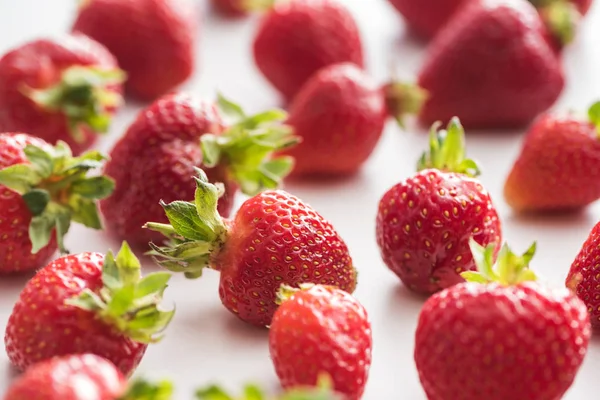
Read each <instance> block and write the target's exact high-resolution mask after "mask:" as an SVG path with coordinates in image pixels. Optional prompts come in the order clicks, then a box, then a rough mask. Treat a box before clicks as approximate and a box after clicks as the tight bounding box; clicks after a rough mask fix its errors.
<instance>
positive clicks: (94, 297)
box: [4, 242, 173, 375]
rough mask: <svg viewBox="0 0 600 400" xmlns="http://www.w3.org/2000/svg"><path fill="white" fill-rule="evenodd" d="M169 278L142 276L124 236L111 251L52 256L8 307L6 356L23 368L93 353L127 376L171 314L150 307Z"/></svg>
mask: <svg viewBox="0 0 600 400" xmlns="http://www.w3.org/2000/svg"><path fill="white" fill-rule="evenodd" d="M169 278H170V274H169V273H166V272H155V273H152V274H149V275H148V276H146V277H144V278H143V279H142V278H141V275H140V263H139V261H138V260H137V259H136V258H135V256H134V255H133V253H132V252H131V250H130V249H129V246H128V245H127V243H126V242H124V243H123V247H122V248H121V251H120V252H119V253H118V254H117V256H116V258H115V257H114V256H113V255H112V253H111V252H108V253H107V254H106V255H105V256H104V255H102V254H99V253H89V252H88V253H81V254H75V255H69V256H64V257H61V258H58V259H56V260H54V261H52V262H51V263H50V264H48V265H47V266H46V267H44V268H42V269H41V270H40V271H38V272H37V274H36V275H35V276H34V277H33V278H32V279H31V280H30V281H29V282H28V283H27V285H26V286H25V288H24V289H23V291H22V292H21V294H20V296H19V299H18V300H17V302H16V304H15V306H14V308H13V311H12V313H11V315H10V317H9V319H8V323H7V326H6V334H5V337H4V341H5V344H6V352H7V354H8V358H9V359H10V361H11V362H12V364H13V365H15V366H16V367H17V368H19V369H21V370H25V369H27V368H29V367H30V366H31V365H32V364H35V363H37V362H40V361H42V360H47V359H50V358H53V357H56V356H63V355H68V354H81V353H93V354H96V355H99V356H101V357H104V358H106V359H107V360H109V361H111V362H112V363H113V364H115V365H116V366H117V368H118V369H119V370H120V371H121V373H123V374H125V375H129V374H131V373H132V372H133V370H134V369H135V368H136V367H137V365H138V363H139V362H140V360H141V359H142V357H143V355H144V353H145V351H146V348H147V346H148V344H149V343H152V342H155V341H157V340H159V339H160V336H159V334H160V333H161V332H162V331H163V330H164V329H165V328H166V327H167V325H168V323H169V321H170V320H171V318H172V316H173V311H162V310H160V309H159V306H158V305H159V303H160V301H161V299H162V294H163V292H164V290H165V288H166V286H167V282H168V281H169Z"/></svg>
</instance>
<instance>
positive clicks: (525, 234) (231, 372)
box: [0, 0, 600, 400]
mask: <svg viewBox="0 0 600 400" xmlns="http://www.w3.org/2000/svg"><path fill="white" fill-rule="evenodd" d="M198 2H199V3H203V2H202V1H198ZM344 2H345V3H347V4H348V6H349V7H350V8H351V10H352V12H354V14H355V15H356V17H357V19H358V20H359V23H360V27H361V30H362V32H363V38H364V43H365V46H366V51H367V56H368V67H369V69H370V71H371V73H372V74H373V75H374V76H376V77H377V78H378V79H379V80H380V81H381V82H382V83H383V82H384V81H385V80H386V78H387V76H388V75H389V68H388V67H389V65H390V62H391V61H392V60H395V61H396V62H397V64H398V71H399V75H400V76H401V77H403V78H410V77H412V76H413V75H414V74H415V73H416V71H417V68H418V66H419V64H420V62H421V60H422V59H423V55H424V48H423V47H422V46H421V45H420V44H418V43H415V42H414V41H413V40H412V39H409V38H408V37H407V35H406V34H405V32H404V27H403V25H402V22H401V20H400V18H399V17H398V15H397V14H396V13H395V12H394V11H393V10H392V8H391V7H390V6H389V5H388V4H387V2H386V1H385V0H345V1H344ZM75 3H76V2H75V1H73V0H52V1H47V0H19V1H9V0H0V32H1V34H0V52H2V53H3V52H4V51H5V50H6V49H8V48H10V47H13V46H15V45H17V44H19V43H21V42H23V41H25V40H29V39H32V38H34V37H36V36H39V35H49V34H58V33H61V32H62V31H64V30H66V29H67V28H68V27H69V26H70V21H71V18H72V16H73V14H74V7H75ZM202 8H203V9H205V8H206V7H204V6H202ZM203 21H204V23H203V26H202V40H201V45H200V46H199V48H198V58H199V60H200V63H199V65H198V69H197V71H196V74H195V76H194V77H193V78H192V79H191V80H190V81H189V82H188V83H187V84H186V85H185V86H184V87H183V89H186V90H190V91H192V92H193V93H194V94H196V95H198V96H205V97H206V98H213V97H214V93H215V91H216V89H219V90H221V91H223V92H224V93H225V94H226V95H228V96H229V97H233V98H234V99H236V100H237V101H239V102H240V103H242V104H243V105H244V106H245V107H246V108H247V109H248V110H249V111H258V110H260V109H264V108H267V107H272V106H275V105H277V102H278V98H277V96H276V94H275V93H274V92H273V90H272V89H271V88H270V87H269V85H268V84H267V83H266V82H265V81H264V80H263V79H262V78H261V76H260V75H259V74H258V72H257V70H256V69H255V67H254V65H253V62H252V59H251V56H250V55H251V53H250V42H251V38H252V34H253V32H254V29H255V22H256V20H255V19H248V20H241V21H223V20H222V19H220V18H218V17H216V16H214V15H212V14H209V13H208V12H204V15H203ZM598 37H600V6H599V5H597V7H595V8H594V10H593V11H592V13H591V15H590V16H589V18H588V19H587V20H586V23H585V25H584V27H583V28H582V30H581V32H580V35H579V38H578V40H577V42H576V43H575V44H574V45H572V46H571V47H570V48H569V49H568V50H567V51H566V53H565V55H564V58H565V67H566V70H567V75H568V81H569V83H568V87H567V89H566V90H565V92H564V94H563V96H562V98H561V100H560V101H559V103H558V104H557V106H556V107H561V108H576V109H577V108H579V109H585V108H586V107H587V106H588V105H589V104H590V103H591V102H592V101H593V100H595V99H596V96H598V97H600V78H599V76H600V74H598V71H599V69H600V52H598V45H597V40H598ZM137 109H138V108H137V107H136V106H133V105H129V106H128V107H127V108H126V109H125V110H123V111H122V112H121V113H120V114H119V115H118V117H117V119H116V121H115V123H114V125H113V129H112V130H111V133H110V135H109V136H108V137H106V138H104V139H103V140H102V142H101V144H100V148H101V149H102V150H108V149H110V148H111V146H112V143H113V142H114V140H115V139H117V138H118V137H119V136H120V135H121V134H122V132H123V131H124V128H125V127H126V126H127V125H128V124H129V123H130V122H131V121H132V119H133V117H134V114H135V112H136V110H137ZM520 138H521V133H519V132H510V133H509V132H505V133H494V134H490V133H486V134H482V135H470V136H469V137H468V145H469V153H470V155H471V156H472V157H475V158H477V159H479V160H481V161H482V162H483V168H484V171H483V172H484V174H483V176H482V178H481V179H482V181H483V183H484V185H485V186H486V187H487V188H488V190H489V191H490V192H491V193H492V195H493V196H494V199H495V201H496V204H497V207H498V209H499V211H500V214H501V217H502V219H503V223H504V235H505V239H506V240H508V241H509V242H510V243H511V244H512V245H513V247H514V248H515V250H519V251H521V250H524V249H525V248H526V246H528V245H529V244H530V242H531V241H533V240H538V242H539V243H538V244H539V246H538V249H539V250H538V254H537V257H536V258H535V260H534V262H533V267H534V268H536V269H537V270H538V271H540V272H541V273H542V274H544V275H545V276H546V277H547V278H548V279H549V280H550V281H551V282H553V283H555V284H557V285H561V284H563V281H564V277H565V276H566V273H567V271H568V269H569V266H570V264H571V262H572V260H573V258H574V257H575V255H576V254H577V252H578V250H579V247H580V245H581V243H582V242H583V240H584V239H585V238H586V236H587V234H588V232H589V230H590V229H591V228H592V226H593V225H594V223H595V222H596V221H597V220H598V219H599V217H600V207H598V205H596V206H595V207H591V208H590V209H589V210H587V211H586V212H584V213H582V214H579V215H570V216H565V217H559V218H548V219H532V218H520V217H516V216H513V215H512V214H511V212H510V210H509V209H508V207H507V206H506V205H505V204H504V202H503V199H502V196H501V194H502V185H503V181H504V178H505V176H506V174H507V173H508V170H509V168H510V165H511V163H512V161H513V159H514V157H515V156H516V153H517V151H518V149H519V146H520ZM425 143H426V136H425V135H423V132H422V131H420V130H417V129H414V128H411V129H410V131H409V132H406V133H403V132H401V131H400V130H399V129H398V128H397V127H396V126H395V125H394V123H393V122H391V121H390V123H389V124H388V127H387V130H386V132H385V135H384V138H383V139H382V141H381V143H380V145H379V147H378V149H377V151H376V152H375V154H374V155H373V157H372V159H371V160H370V162H369V163H368V165H367V166H366V167H365V168H364V169H363V171H362V173H361V174H359V175H358V176H356V177H354V178H352V179H347V180H344V181H340V182H336V183H327V184H302V185H297V184H296V185H293V186H292V185H289V186H287V187H286V189H287V190H288V191H290V192H292V193H294V194H296V195H298V196H299V197H300V198H302V199H304V200H305V201H307V202H309V203H310V204H312V205H313V206H314V207H315V208H316V209H317V210H319V211H320V212H321V213H322V214H323V215H324V216H325V217H326V218H328V219H330V220H331V221H332V223H333V224H334V225H335V226H336V227H337V229H338V230H339V232H340V233H341V235H342V236H343V237H344V238H345V240H346V241H347V243H348V245H349V247H350V250H351V252H352V256H353V259H354V261H355V265H356V266H357V267H358V268H359V271H360V282H359V286H358V289H357V291H356V293H355V294H356V296H357V298H358V299H359V300H360V301H362V302H363V304H364V305H365V306H366V307H367V309H368V311H369V313H370V318H371V321H372V324H373V334H374V353H373V365H372V369H371V374H370V378H369V383H368V387H367V390H366V393H365V396H364V399H366V400H386V399H395V398H401V399H404V400H423V399H425V396H424V394H423V392H422V389H421V386H420V384H419V381H418V378H417V373H416V370H415V368H414V364H413V359H412V357H413V336H414V329H415V326H416V321H417V316H418V313H419V310H420V308H421V305H422V303H423V300H422V299H420V298H418V297H416V296H413V295H412V294H410V293H409V292H408V291H407V290H406V289H404V288H403V287H402V286H401V284H400V283H399V280H398V279H397V278H396V277H395V275H393V274H392V273H391V272H389V271H388V269H387V268H386V267H385V266H384V265H383V263H382V262H381V260H380V258H379V255H378V251H377V246H376V243H375V235H374V218H375V213H376V209H377V204H378V201H379V198H380V196H381V195H382V194H383V193H384V192H385V191H386V190H387V189H388V188H389V187H390V186H392V185H393V184H395V183H397V182H398V181H399V180H401V179H403V178H405V177H407V176H408V175H410V174H411V173H413V171H414V165H415V162H416V160H417V158H418V156H419V154H420V153H421V152H422V151H423V149H424V146H425ZM240 200H242V199H241V198H240ZM67 244H68V247H69V248H70V249H71V250H72V251H74V252H79V251H102V252H103V251H105V250H106V249H107V248H109V247H110V248H112V249H115V250H116V249H118V243H117V242H116V241H113V240H111V239H110V238H107V237H106V236H105V235H104V234H103V233H101V232H94V231H90V230H86V229H84V228H80V227H74V228H73V229H72V230H71V232H70V234H69V236H68V238H67ZM148 267H149V268H152V266H148ZM25 280H26V278H11V279H2V280H0V332H4V325H5V323H6V320H7V318H8V316H9V313H10V311H11V308H12V305H13V302H14V301H15V300H16V298H17V297H18V294H19V292H20V290H21V288H22V286H23V284H24V282H25ZM217 287H218V274H217V273H214V272H207V273H206V274H205V277H203V278H202V279H201V280H196V281H186V280H185V279H183V277H180V276H178V277H176V278H174V280H173V284H172V286H171V288H170V290H169V291H168V293H169V295H168V298H169V301H174V302H176V304H177V315H176V317H175V319H174V321H173V324H172V325H171V327H170V329H169V331H168V335H167V337H166V338H165V339H164V341H163V342H161V343H160V344H157V345H154V346H152V347H150V348H149V349H148V352H147V354H146V357H145V358H144V360H143V362H142V364H141V366H140V368H139V370H138V373H140V374H144V375H149V376H153V377H162V376H166V377H171V378H172V379H173V380H174V381H175V383H176V385H177V387H178V392H177V397H176V398H177V399H188V398H190V397H191V393H193V389H194V388H195V387H197V386H199V385H204V384H207V383H210V382H215V381H216V382H220V383H224V384H225V385H226V386H227V387H230V388H232V389H236V388H238V387H240V386H241V385H242V383H244V382H247V381H253V382H257V383H259V384H262V385H264V387H265V388H267V389H269V390H276V389H277V388H278V383H277V378H276V376H275V374H274V372H273V369H272V365H271V362H270V360H269V354H268V347H267V331H266V330H258V329H254V328H251V327H249V326H247V325H245V324H243V323H241V322H239V321H238V320H237V319H236V318H235V317H233V316H232V315H231V314H230V313H229V312H228V311H226V310H225V308H223V306H222V305H221V303H220V301H219V296H218V293H217ZM456 367H457V368H460V366H458V365H457V366H456ZM598 370H600V341H599V340H598V339H597V338H596V339H594V340H593V341H592V343H591V345H590V349H589V353H588V355H587V358H586V360H585V364H584V366H583V368H582V369H581V372H580V374H579V376H578V378H577V381H576V383H575V384H574V386H573V387H572V389H571V390H570V391H569V393H568V395H567V396H566V399H568V400H577V399H587V398H593V397H594V396H596V395H597V393H598V390H599V389H600V382H599V381H598V378H597V375H598V372H597V371H598ZM13 374H14V373H13V372H12V370H11V368H10V367H9V365H8V360H7V358H6V356H5V354H4V352H3V351H0V394H1V393H3V392H4V390H5V389H6V387H7V386H8V384H9V382H10V380H11V379H12V378H13ZM515 400H516V399H515Z"/></svg>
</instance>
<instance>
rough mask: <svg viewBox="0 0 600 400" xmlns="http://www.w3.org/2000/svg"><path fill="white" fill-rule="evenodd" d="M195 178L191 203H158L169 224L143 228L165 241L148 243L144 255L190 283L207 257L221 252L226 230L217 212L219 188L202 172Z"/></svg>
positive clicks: (206, 261)
mask: <svg viewBox="0 0 600 400" xmlns="http://www.w3.org/2000/svg"><path fill="white" fill-rule="evenodd" d="M196 172H197V174H198V176H197V177H194V180H195V181H196V192H195V195H194V202H193V203H192V202H187V201H174V202H171V203H169V204H165V203H164V202H161V205H162V207H163V209H164V210H165V213H166V215H167V218H168V220H169V224H161V223H154V222H149V223H147V224H146V225H145V226H144V227H145V228H147V229H151V230H153V231H156V232H160V233H162V234H163V235H164V236H165V237H166V238H167V243H166V244H165V245H164V246H157V245H156V244H154V243H150V247H151V248H152V251H150V252H149V253H148V254H150V255H152V256H153V257H154V260H155V261H156V262H157V263H158V264H159V265H161V266H162V267H164V268H166V269H168V270H170V271H173V272H183V273H184V274H185V276H186V277H188V278H190V279H194V278H199V277H200V276H202V270H203V269H204V268H207V267H209V266H210V259H211V255H212V254H214V253H216V252H218V251H219V250H220V249H221V246H222V245H223V243H225V240H226V236H227V228H226V226H225V224H224V222H223V220H222V219H221V216H220V215H219V212H218V211H217V203H218V200H219V197H220V196H221V194H222V188H220V187H219V186H217V185H213V184H212V183H210V182H209V181H208V178H207V176H206V174H205V173H204V171H202V170H201V169H196Z"/></svg>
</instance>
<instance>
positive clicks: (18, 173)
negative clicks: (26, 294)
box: [0, 133, 114, 274]
mask: <svg viewBox="0 0 600 400" xmlns="http://www.w3.org/2000/svg"><path fill="white" fill-rule="evenodd" d="M104 159H105V158H104V156H103V155H102V154H100V153H98V152H96V151H89V152H87V153H84V154H83V155H81V156H80V157H72V155H71V151H70V149H69V146H68V145H67V144H66V143H64V142H62V141H59V142H58V143H57V145H56V146H51V145H49V144H48V143H47V142H45V141H43V140H42V139H39V138H36V137H33V136H29V135H26V134H24V133H0V239H1V240H0V274H7V273H13V272H23V271H30V270H33V269H36V268H39V267H41V266H43V265H44V264H45V263H46V262H47V261H48V259H49V258H50V257H51V256H52V255H53V254H54V253H55V252H56V250H57V249H59V250H60V251H61V253H66V252H67V249H66V248H65V245H64V237H65V235H66V234H67V232H68V231H69V228H70V225H71V222H77V223H80V224H82V225H84V226H86V227H88V228H92V229H101V228H102V224H101V222H100V217H99V216H98V211H97V206H96V203H97V201H98V200H100V199H102V198H104V197H106V196H108V195H109V194H110V193H111V192H112V190H113V187H114V183H113V182H112V181H111V180H110V179H108V178H106V177H104V176H92V177H90V176H88V173H89V172H91V171H93V170H94V169H98V168H100V167H101V165H102V161H103V160H104Z"/></svg>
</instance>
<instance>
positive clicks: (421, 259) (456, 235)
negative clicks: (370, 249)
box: [376, 118, 502, 294]
mask: <svg viewBox="0 0 600 400" xmlns="http://www.w3.org/2000/svg"><path fill="white" fill-rule="evenodd" d="M436 129H437V125H434V126H433V128H432V130H431V137H430V146H431V148H430V153H429V154H424V155H423V157H422V158H421V160H420V161H419V167H418V168H419V172H418V173H417V174H416V175H413V176H412V177H410V178H408V179H406V180H405V181H403V182H401V183H399V184H397V185H395V186H394V187H392V188H391V189H390V190H389V191H388V192H387V193H385V195H384V196H383V197H382V199H381V201H380V203H379V212H378V214H377V224H376V225H377V244H378V245H379V249H380V252H381V256H382V258H383V261H384V262H385V264H386V265H387V266H388V267H389V268H390V269H391V270H392V271H393V272H394V273H395V274H396V275H397V276H398V277H399V278H400V279H401V280H402V282H403V283H404V284H405V285H406V286H408V287H409V288H410V289H412V290H414V291H417V292H422V293H426V294H431V293H434V292H436V291H438V290H441V289H444V288H447V287H450V286H452V285H455V284H457V283H459V282H462V281H463V278H461V276H460V273H461V272H463V271H470V270H472V269H474V268H475V262H474V261H473V258H472V256H471V252H470V249H469V240H470V238H471V237H474V238H475V240H477V242H478V243H480V244H482V245H484V246H487V245H488V244H497V243H500V241H501V236H502V232H501V231H502V229H501V224H500V220H499V218H498V213H497V212H496V209H495V207H494V204H493V202H492V199H491V198H490V195H489V193H488V192H487V191H486V190H485V189H484V188H483V186H482V185H481V183H480V182H479V181H478V180H477V179H475V178H473V176H476V175H477V174H478V172H479V171H478V169H477V165H476V164H475V162H474V161H472V160H468V159H465V153H464V152H465V150H464V131H463V129H462V127H461V126H460V122H459V121H458V119H456V118H455V119H453V120H452V121H451V122H450V124H449V125H448V130H447V131H441V132H439V133H438V132H436Z"/></svg>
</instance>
